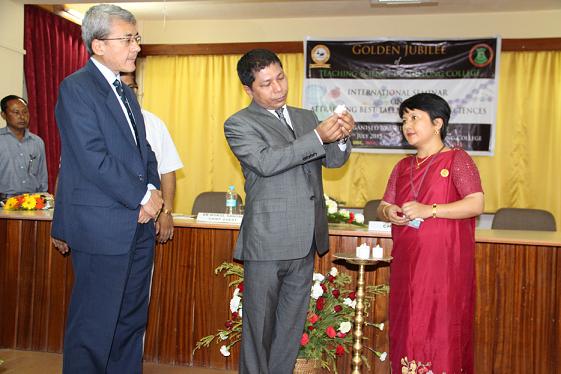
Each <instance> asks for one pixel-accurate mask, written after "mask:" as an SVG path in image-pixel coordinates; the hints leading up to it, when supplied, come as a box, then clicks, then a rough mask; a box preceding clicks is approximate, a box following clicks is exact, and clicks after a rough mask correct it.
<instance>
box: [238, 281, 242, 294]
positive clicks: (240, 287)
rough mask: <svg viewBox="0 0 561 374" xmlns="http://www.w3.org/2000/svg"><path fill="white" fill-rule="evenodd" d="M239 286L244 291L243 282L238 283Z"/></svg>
mask: <svg viewBox="0 0 561 374" xmlns="http://www.w3.org/2000/svg"><path fill="white" fill-rule="evenodd" d="M238 288H239V289H240V292H242V293H243V282H242V283H240V284H238Z"/></svg>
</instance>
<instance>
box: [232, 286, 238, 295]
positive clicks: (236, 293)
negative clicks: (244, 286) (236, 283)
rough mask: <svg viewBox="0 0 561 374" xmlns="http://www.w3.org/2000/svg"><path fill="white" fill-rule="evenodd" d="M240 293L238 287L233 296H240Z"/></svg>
mask: <svg viewBox="0 0 561 374" xmlns="http://www.w3.org/2000/svg"><path fill="white" fill-rule="evenodd" d="M239 293H240V289H239V288H238V287H236V289H235V290H234V294H233V295H232V296H238V295H239Z"/></svg>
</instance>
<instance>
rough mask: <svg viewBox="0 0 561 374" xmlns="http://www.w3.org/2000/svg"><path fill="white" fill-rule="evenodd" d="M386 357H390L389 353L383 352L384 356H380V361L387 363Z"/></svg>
mask: <svg viewBox="0 0 561 374" xmlns="http://www.w3.org/2000/svg"><path fill="white" fill-rule="evenodd" d="M386 357H388V354H387V352H382V354H381V355H380V356H378V358H379V359H380V361H386Z"/></svg>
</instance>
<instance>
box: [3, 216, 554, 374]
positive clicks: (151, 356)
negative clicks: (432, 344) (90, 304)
mask: <svg viewBox="0 0 561 374" xmlns="http://www.w3.org/2000/svg"><path fill="white" fill-rule="evenodd" d="M49 231H50V222H49V221H33V220H19V219H0V282H1V283H0V348H11V349H32V350H37V351H49V352H61V351H62V340H63V331H64V323H65V314H66V309H67V306H68V301H69V297H70V290H71V285H72V277H73V276H72V267H71V261H70V258H69V257H63V256H61V255H60V254H58V252H56V251H55V250H54V249H53V248H52V246H51V245H50V241H49ZM237 235H238V231H237V230H236V229H212V228H200V227H177V228H176V234H175V237H174V240H173V241H172V242H170V243H168V244H165V245H158V246H157V247H156V251H155V265H154V275H153V282H152V301H151V306H150V310H149V322H148V329H147V333H146V344H145V360H146V361H152V362H160V363H168V364H175V365H186V366H194V367H213V368H217V369H236V367H237V357H238V354H239V350H238V348H235V349H233V350H232V355H231V356H230V357H229V358H224V357H222V355H221V354H220V353H219V351H218V348H219V346H218V345H216V346H214V345H213V346H212V348H211V349H203V350H201V351H197V352H195V353H194V354H193V348H194V345H195V342H196V341H197V340H198V339H199V338H200V337H202V336H204V335H208V334H211V333H214V332H215V331H216V330H217V329H219V328H222V327H223V324H224V322H225V321H226V319H227V318H228V316H229V312H228V303H229V300H230V298H231V296H232V292H233V290H232V289H231V288H228V286H227V284H228V279H225V278H224V277H222V276H221V275H215V274H214V269H215V268H216V267H217V266H218V265H219V264H221V263H222V262H224V261H232V248H233V246H234V243H235V240H236V238H237ZM363 242H364V243H368V244H369V245H371V246H373V245H375V244H377V243H379V244H380V245H382V247H384V248H385V250H386V251H388V253H389V251H390V250H391V239H388V238H377V237H375V236H364V235H358V236H354V235H352V233H351V234H349V233H347V232H345V233H342V234H337V233H335V234H333V233H332V235H331V236H330V247H331V252H330V253H329V254H327V255H326V256H324V257H323V258H321V259H316V264H315V269H316V271H318V272H321V273H326V272H327V271H329V269H330V268H331V267H332V266H335V267H337V269H338V270H339V271H345V272H354V271H355V270H356V267H354V266H348V265H346V264H343V263H341V262H339V261H334V258H333V256H332V255H333V254H334V253H336V252H353V251H354V248H355V247H356V246H358V245H360V244H361V243H363ZM373 270H374V269H372V268H367V274H366V282H367V284H381V283H387V282H388V281H389V267H388V266H381V267H379V268H378V269H377V270H376V271H375V272H374V271H373ZM353 274H354V273H353ZM476 282H477V301H476V312H475V356H476V357H475V365H476V371H475V372H476V373H520V374H522V373H524V374H526V373H544V374H545V373H547V374H550V373H561V359H560V357H561V354H560V353H561V326H560V322H559V321H560V320H561V246H558V245H557V244H555V245H551V246H541V245H520V244H503V243H500V242H495V243H487V242H479V243H477V247H476ZM367 320H369V321H373V322H382V321H387V297H386V296H382V297H378V298H377V299H376V300H375V302H374V303H373V304H372V307H371V309H370V310H369V317H368V318H367ZM365 333H366V336H367V337H368V338H369V340H368V341H366V342H365V345H367V346H370V347H373V348H376V349H378V350H381V351H387V350H388V338H387V330H385V331H384V332H380V331H378V330H375V329H374V328H372V327H366V328H365ZM370 363H371V365H372V371H371V372H372V373H375V374H382V373H384V374H386V373H389V364H388V362H387V361H386V362H379V361H378V360H377V359H374V358H373V359H372V360H371V362H370ZM338 369H339V371H340V372H341V373H349V372H350V357H348V356H346V357H345V358H343V359H342V360H340V361H339V363H338Z"/></svg>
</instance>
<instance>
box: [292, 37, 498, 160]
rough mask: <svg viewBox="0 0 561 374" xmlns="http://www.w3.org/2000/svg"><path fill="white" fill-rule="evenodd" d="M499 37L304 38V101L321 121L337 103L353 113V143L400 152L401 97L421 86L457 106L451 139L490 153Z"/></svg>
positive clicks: (359, 148)
mask: <svg viewBox="0 0 561 374" xmlns="http://www.w3.org/2000/svg"><path fill="white" fill-rule="evenodd" d="M499 49H500V39H499V38H484V39H458V40H390V39H378V40H355V41H341V40H311V39H308V40H306V43H305V51H306V76H305V79H304V99H303V101H304V107H305V108H308V109H312V110H313V111H314V112H315V113H316V114H317V115H318V117H319V118H320V119H321V120H323V119H325V118H326V117H328V116H329V115H331V114H332V113H333V110H334V109H335V107H336V106H337V105H339V104H345V105H346V106H347V108H348V110H349V111H350V112H351V113H352V114H353V116H354V118H355V121H356V127H355V130H354V132H353V134H352V141H353V150H354V151H358V152H381V153H382V152H386V153H390V152H391V153H402V152H408V150H410V149H412V147H410V146H409V145H408V144H407V142H406V141H405V139H404V138H403V135H402V133H401V119H400V118H399V115H398V113H397V112H398V108H399V104H400V103H401V102H402V101H403V100H405V99H406V98H408V97H410V96H413V95H415V94H417V93H420V92H432V93H435V94H437V95H440V96H442V97H443V98H444V99H445V100H446V101H448V103H449V104H450V107H451V108H452V115H451V118H450V123H449V127H448V134H447V136H446V139H445V141H446V143H447V144H448V145H449V146H452V147H461V148H463V149H465V150H466V151H468V152H470V153H471V154H475V155H492V154H493V147H494V137H495V119H496V108H497V84H498V79H497V78H498V61H497V58H498V56H499V52H500V51H499Z"/></svg>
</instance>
